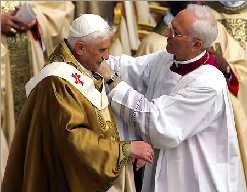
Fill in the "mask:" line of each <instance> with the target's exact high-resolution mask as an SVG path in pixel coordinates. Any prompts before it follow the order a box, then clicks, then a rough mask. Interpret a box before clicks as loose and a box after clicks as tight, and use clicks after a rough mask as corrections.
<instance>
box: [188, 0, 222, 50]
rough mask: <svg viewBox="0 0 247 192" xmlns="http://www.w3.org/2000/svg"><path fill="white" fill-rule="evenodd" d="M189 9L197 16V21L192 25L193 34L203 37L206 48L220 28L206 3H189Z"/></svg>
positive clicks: (191, 31)
mask: <svg viewBox="0 0 247 192" xmlns="http://www.w3.org/2000/svg"><path fill="white" fill-rule="evenodd" d="M187 10H188V11H190V12H192V14H193V15H194V16H195V17H196V21H195V22H194V23H193V24H192V26H191V30H190V33H191V35H192V36H193V37H196V38H199V39H201V40H202V42H203V47H204V48H208V47H210V45H211V44H212V43H213V42H214V40H215V39H216V37H217V35H218V29H217V23H216V20H215V18H214V17H213V15H212V14H211V13H210V10H209V8H208V7H207V6H206V5H197V4H189V5H188V6H187Z"/></svg>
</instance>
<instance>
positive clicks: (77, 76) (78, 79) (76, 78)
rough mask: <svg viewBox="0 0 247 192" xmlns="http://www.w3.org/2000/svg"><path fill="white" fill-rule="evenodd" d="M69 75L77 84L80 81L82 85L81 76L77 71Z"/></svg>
mask: <svg viewBox="0 0 247 192" xmlns="http://www.w3.org/2000/svg"><path fill="white" fill-rule="evenodd" d="M71 77H73V78H75V83H76V84H78V83H80V84H81V85H83V82H82V81H81V80H80V78H81V76H80V75H79V74H77V73H72V75H71Z"/></svg>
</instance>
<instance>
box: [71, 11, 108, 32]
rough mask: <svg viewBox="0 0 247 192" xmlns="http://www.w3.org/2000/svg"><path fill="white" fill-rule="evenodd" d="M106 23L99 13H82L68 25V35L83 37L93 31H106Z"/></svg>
mask: <svg viewBox="0 0 247 192" xmlns="http://www.w3.org/2000/svg"><path fill="white" fill-rule="evenodd" d="M109 30H110V26H109V25H108V23H107V22H106V21H105V20H104V19H103V18H102V17H100V16H99V15H94V14H82V15H81V16H80V17H78V18H77V19H75V20H74V21H73V22H72V24H71V27H70V35H69V36H70V37H84V36H87V35H89V34H91V33H94V32H103V33H104V32H107V31H109Z"/></svg>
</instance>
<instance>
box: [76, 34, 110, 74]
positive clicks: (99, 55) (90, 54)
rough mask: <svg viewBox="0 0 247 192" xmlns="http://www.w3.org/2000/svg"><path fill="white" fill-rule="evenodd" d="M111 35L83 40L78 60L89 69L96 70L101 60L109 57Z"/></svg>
mask: <svg viewBox="0 0 247 192" xmlns="http://www.w3.org/2000/svg"><path fill="white" fill-rule="evenodd" d="M110 46H111V37H105V38H97V39H92V40H89V41H88V42H84V43H83V46H82V47H81V48H80V49H83V52H82V54H80V55H79V58H77V59H78V60H79V62H80V63H81V64H82V65H83V66H84V67H86V68H87V69H88V70H90V71H96V70H97V68H98V67H99V66H100V64H101V62H102V61H103V60H107V59H108V58H109V48H110Z"/></svg>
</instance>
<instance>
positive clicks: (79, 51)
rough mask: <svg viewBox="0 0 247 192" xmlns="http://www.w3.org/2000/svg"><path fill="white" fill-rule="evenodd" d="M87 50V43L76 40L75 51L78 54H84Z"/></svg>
mask: <svg viewBox="0 0 247 192" xmlns="http://www.w3.org/2000/svg"><path fill="white" fill-rule="evenodd" d="M85 50H86V44H85V43H84V42H82V41H79V40H78V41H76V42H75V53H76V54H77V55H83V54H84V52H85Z"/></svg>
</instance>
